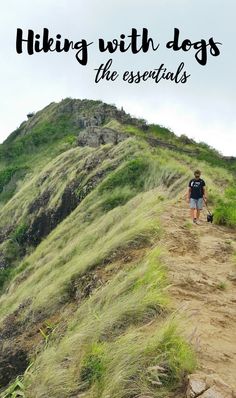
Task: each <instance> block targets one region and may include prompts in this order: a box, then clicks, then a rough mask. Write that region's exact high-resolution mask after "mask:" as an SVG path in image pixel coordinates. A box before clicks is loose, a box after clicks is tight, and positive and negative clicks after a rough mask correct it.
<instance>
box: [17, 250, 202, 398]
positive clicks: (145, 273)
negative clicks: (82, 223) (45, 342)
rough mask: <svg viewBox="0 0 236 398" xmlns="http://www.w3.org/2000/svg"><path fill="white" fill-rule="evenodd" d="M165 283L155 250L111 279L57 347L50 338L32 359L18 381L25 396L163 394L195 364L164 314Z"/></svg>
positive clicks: (122, 397)
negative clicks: (157, 382) (158, 370)
mask: <svg viewBox="0 0 236 398" xmlns="http://www.w3.org/2000/svg"><path fill="white" fill-rule="evenodd" d="M166 284H167V281H166V275H165V269H164V268H163V266H162V265H161V262H160V253H159V250H158V249H154V250H153V251H152V252H150V253H149V254H148V255H147V256H146V257H145V258H144V259H143V260H142V261H140V262H139V263H136V264H135V266H132V265H131V266H129V267H128V268H126V269H123V270H121V271H119V272H118V273H117V274H114V275H113V277H112V278H111V279H110V281H109V282H108V283H107V284H106V285H104V286H103V287H102V288H98V289H96V290H95V291H94V293H93V295H91V296H90V297H89V298H88V299H87V300H85V301H84V302H83V303H82V304H81V305H80V306H79V308H78V310H77V312H76V313H75V314H74V319H73V321H71V323H70V324H69V325H68V332H67V334H66V335H65V336H64V337H62V339H61V341H60V342H59V344H58V342H55V343H54V342H53V341H51V344H49V346H48V348H47V349H46V350H44V351H43V352H42V353H41V354H40V355H39V356H38V357H37V359H36V362H35V364H34V366H33V368H32V372H31V375H29V376H27V377H26V378H25V380H24V384H25V385H26V386H27V387H26V392H27V394H28V395H29V396H35V397H42V398H43V397H48V396H50V397H58V398H59V397H60V398H63V397H68V396H69V395H70V394H71V395H72V394H73V393H75V394H76V393H79V392H81V393H82V392H83V393H84V394H85V395H84V396H85V397H94V398H95V397H97V396H99V397H104V398H105V397H107V396H112V397H117V398H125V397H127V396H139V395H140V396H141V394H144V395H145V394H147V393H148V394H149V395H150V397H161V396H163V397H165V396H166V395H165V394H166V393H167V392H168V391H169V390H170V389H175V388H176V387H177V386H178V385H179V383H181V382H182V379H183V377H184V375H185V374H186V373H189V372H191V371H192V370H193V369H194V368H195V366H196V361H195V357H194V354H193V352H192V350H191V348H190V346H189V345H188V344H187V343H186V342H185V341H184V339H183V338H182V337H181V333H180V331H179V330H178V327H177V325H176V322H175V321H174V320H173V319H172V318H171V316H170V315H169V304H168V303H169V300H168V297H167V294H166V291H165V286H166ZM150 321H152V322H154V323H153V327H150V328H148V327H147V326H145V325H146V324H148V323H149V322H150ZM65 358H67V364H68V366H65ZM157 365H158V366H160V367H163V369H164V372H165V376H163V375H160V380H161V383H162V384H161V385H158V386H157V385H154V384H152V382H151V381H150V378H153V380H157V376H158V375H157V374H156V373H155V372H154V373H155V374H153V373H152V370H151V369H150V368H151V367H153V366H157ZM138 394H139V395H138Z"/></svg>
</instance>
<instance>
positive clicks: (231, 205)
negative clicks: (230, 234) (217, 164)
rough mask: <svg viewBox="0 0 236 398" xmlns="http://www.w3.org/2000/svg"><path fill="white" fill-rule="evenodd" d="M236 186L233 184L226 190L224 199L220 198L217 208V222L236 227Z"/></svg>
mask: <svg viewBox="0 0 236 398" xmlns="http://www.w3.org/2000/svg"><path fill="white" fill-rule="evenodd" d="M235 203H236V187H235V186H231V187H229V188H228V189H226V191H225V195H224V197H223V198H222V199H219V201H218V203H217V206H216V208H215V213H214V216H215V222H216V223H217V224H220V225H226V226H228V227H231V228H236V206H235Z"/></svg>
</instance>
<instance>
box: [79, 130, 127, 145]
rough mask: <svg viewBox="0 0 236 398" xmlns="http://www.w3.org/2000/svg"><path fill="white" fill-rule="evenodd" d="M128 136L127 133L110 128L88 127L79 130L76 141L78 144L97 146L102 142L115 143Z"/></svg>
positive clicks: (102, 143)
mask: <svg viewBox="0 0 236 398" xmlns="http://www.w3.org/2000/svg"><path fill="white" fill-rule="evenodd" d="M128 137H129V135H128V134H124V133H120V132H118V131H116V130H113V129H110V128H101V127H88V128H86V129H85V130H83V131H81V132H80V134H79V136H78V141H77V143H78V145H79V146H85V145H88V146H91V147H98V146H100V145H104V144H114V145H117V144H119V142H121V141H124V140H126V139H127V138H128Z"/></svg>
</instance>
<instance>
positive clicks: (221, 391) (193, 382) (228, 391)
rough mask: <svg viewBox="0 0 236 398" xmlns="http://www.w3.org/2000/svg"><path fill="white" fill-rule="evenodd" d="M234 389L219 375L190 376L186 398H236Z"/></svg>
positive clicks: (200, 374)
mask: <svg viewBox="0 0 236 398" xmlns="http://www.w3.org/2000/svg"><path fill="white" fill-rule="evenodd" d="M235 396H236V395H235V394H234V392H233V390H232V388H231V387H230V386H228V385H227V384H225V383H224V382H223V380H221V379H220V377H219V376H218V375H217V374H210V375H207V374H204V373H195V374H192V375H189V376H188V386H187V391H186V398H198V397H200V398H234V397H235Z"/></svg>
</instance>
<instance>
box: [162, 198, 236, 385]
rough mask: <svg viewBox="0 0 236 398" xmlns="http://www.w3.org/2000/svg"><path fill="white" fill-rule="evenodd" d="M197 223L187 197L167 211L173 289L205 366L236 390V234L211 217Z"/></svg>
mask: <svg viewBox="0 0 236 398" xmlns="http://www.w3.org/2000/svg"><path fill="white" fill-rule="evenodd" d="M206 214H207V213H206V209H203V211H202V214H201V218H200V219H201V224H200V225H194V224H193V225H192V224H191V220H190V218H189V209H188V205H187V204H186V202H185V200H184V199H182V198H181V199H177V200H175V202H173V205H172V207H170V208H168V211H165V212H164V213H163V215H162V216H161V223H162V225H163V229H164V231H165V232H164V234H163V238H162V240H161V247H164V255H163V257H164V262H165V264H166V265H167V267H168V270H169V280H170V284H171V286H170V287H169V293H170V295H171V297H172V301H173V305H174V306H175V308H176V312H177V314H179V315H180V316H182V315H181V313H184V317H186V322H185V327H186V329H185V331H186V336H187V337H188V339H189V340H190V341H191V344H193V346H194V347H195V349H196V351H197V356H198V363H199V368H200V370H201V371H203V372H204V373H206V374H211V373H216V374H217V375H219V377H220V378H221V379H222V380H223V381H224V382H225V383H227V384H228V385H229V386H230V387H232V388H233V389H234V390H235V391H236V294H235V293H236V262H235V258H234V253H235V252H236V234H235V232H234V231H232V230H231V229H229V228H225V227H221V226H217V225H214V224H210V223H207V221H206Z"/></svg>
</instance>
